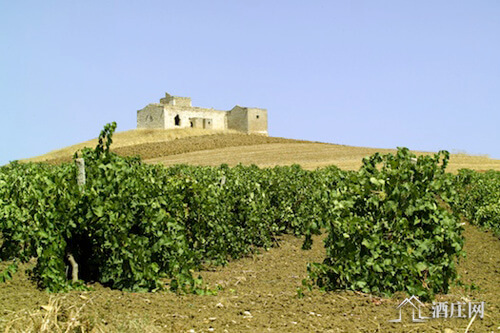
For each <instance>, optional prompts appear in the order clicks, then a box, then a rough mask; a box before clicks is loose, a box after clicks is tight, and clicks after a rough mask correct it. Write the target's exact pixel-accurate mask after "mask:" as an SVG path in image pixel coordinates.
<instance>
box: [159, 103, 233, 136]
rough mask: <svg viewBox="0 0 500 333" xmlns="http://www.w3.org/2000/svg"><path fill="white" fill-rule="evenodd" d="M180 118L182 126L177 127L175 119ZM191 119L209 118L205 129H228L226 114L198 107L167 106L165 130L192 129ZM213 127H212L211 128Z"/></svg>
mask: <svg viewBox="0 0 500 333" xmlns="http://www.w3.org/2000/svg"><path fill="white" fill-rule="evenodd" d="M177 115H178V116H179V118H180V124H179V126H176V125H175V120H174V119H175V117H176V116H177ZM190 118H207V119H208V120H206V121H205V124H204V126H205V128H212V129H216V130H224V129H226V112H225V111H218V110H214V109H204V108H197V107H183V106H173V105H172V106H171V105H165V128H190V127H191V121H190ZM210 126H211V127H210Z"/></svg>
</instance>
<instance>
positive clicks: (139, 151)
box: [25, 129, 500, 172]
mask: <svg viewBox="0 0 500 333" xmlns="http://www.w3.org/2000/svg"><path fill="white" fill-rule="evenodd" d="M113 140H114V142H113V145H112V150H113V151H114V152H116V153H118V154H120V155H124V156H136V155H138V156H141V157H142V159H143V160H145V161H146V162H147V163H162V164H164V165H173V164H179V163H186V164H196V165H220V164H222V163H226V164H229V165H236V164H238V163H242V164H257V165H259V166H262V167H269V166H275V165H290V164H294V163H297V164H300V165H302V167H303V168H305V169H315V168H318V167H324V166H327V165H332V164H334V165H337V166H338V167H340V168H342V169H346V170H355V169H358V168H359V167H360V166H361V159H362V158H363V157H365V156H368V155H371V154H373V153H375V152H380V153H388V152H394V151H395V150H394V149H377V148H367V147H353V146H345V145H336V144H329V143H320V142H311V141H300V140H293V139H284V138H277V137H266V136H261V135H248V134H241V133H238V132H235V131H215V130H202V129H178V130H160V129H157V130H130V131H125V132H118V133H116V134H115V135H114V136H113ZM96 144H97V139H93V140H89V141H86V142H83V143H80V144H77V145H72V146H69V147H66V148H62V149H59V150H55V151H52V152H49V153H47V154H45V155H42V156H38V157H34V158H30V159H26V160H25V161H33V162H41V161H43V162H48V163H60V162H68V161H70V160H71V157H72V156H73V154H74V152H75V151H77V150H79V149H81V148H83V147H94V146H95V145H96ZM417 154H431V153H430V152H417ZM461 168H469V169H474V170H488V169H493V170H500V160H495V159H491V158H489V157H487V156H472V155H466V154H453V155H452V156H451V159H450V164H449V167H448V170H449V171H450V172H456V171H457V170H458V169H461Z"/></svg>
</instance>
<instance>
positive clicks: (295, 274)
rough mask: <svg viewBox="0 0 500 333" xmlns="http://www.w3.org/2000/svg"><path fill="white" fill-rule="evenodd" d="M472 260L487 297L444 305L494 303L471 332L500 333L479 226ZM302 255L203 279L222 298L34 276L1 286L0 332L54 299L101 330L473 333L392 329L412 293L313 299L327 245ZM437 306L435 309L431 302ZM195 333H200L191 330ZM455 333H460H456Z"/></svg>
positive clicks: (493, 256) (468, 230) (451, 325)
mask: <svg viewBox="0 0 500 333" xmlns="http://www.w3.org/2000/svg"><path fill="white" fill-rule="evenodd" d="M464 235H465V239H466V244H465V246H466V251H467V253H468V255H467V258H466V259H465V260H462V261H461V262H460V264H459V273H460V274H461V275H462V276H463V281H464V282H465V283H468V284H470V283H474V284H476V285H477V286H478V287H479V289H478V290H473V291H469V290H467V289H464V288H463V287H453V288H452V290H451V291H450V293H449V294H448V295H440V296H438V297H437V300H438V301H443V302H444V301H448V302H450V303H455V302H459V301H468V300H471V301H484V302H486V307H485V314H484V318H483V319H479V318H477V319H475V320H474V321H473V322H472V325H471V328H470V330H469V332H499V331H500V297H499V296H500V240H499V239H498V238H495V237H494V236H492V235H491V233H488V232H482V231H480V230H478V229H477V228H475V227H473V226H469V225H467V226H466V227H465V234H464ZM323 238H324V236H319V237H316V238H315V242H314V244H313V248H312V249H311V250H308V251H303V250H301V244H302V240H301V239H299V238H295V237H292V236H284V237H283V238H282V241H281V245H280V246H279V247H277V248H273V249H270V250H269V251H262V252H261V253H256V254H254V255H252V256H250V257H247V258H243V259H241V260H237V261H233V262H231V263H229V264H228V265H227V266H225V267H217V268H215V269H213V270H212V271H204V272H201V275H202V276H203V277H204V279H205V282H207V283H208V284H209V285H211V286H215V285H219V286H221V287H223V289H222V290H220V291H218V294H217V295H215V296H195V295H183V296H179V295H176V294H172V293H169V292H158V293H128V292H121V291H116V290H110V289H108V288H104V287H102V286H100V285H99V284H94V285H93V287H94V288H95V291H90V292H71V293H68V294H59V295H55V296H54V295H50V294H48V293H46V292H44V291H40V290H37V289H36V287H35V285H34V284H33V283H32V282H31V281H30V280H29V279H28V278H27V277H26V275H25V274H24V273H22V272H21V273H18V274H17V275H16V276H15V278H14V279H13V281H10V282H7V283H5V284H0V330H2V331H5V329H6V327H7V325H11V326H13V329H12V330H10V332H20V331H23V330H26V327H28V326H29V322H30V321H33V318H35V317H36V316H37V315H38V316H43V314H44V313H46V312H47V310H44V309H42V308H41V306H44V305H48V304H49V302H50V299H51V297H52V300H54V299H56V300H58V302H59V303H60V309H59V310H58V317H59V318H58V320H59V325H60V326H61V327H66V326H64V325H68V322H70V321H71V317H72V316H74V312H73V314H72V310H73V311H74V310H75V309H81V310H80V313H79V314H78V315H76V316H75V317H76V318H77V321H79V323H80V324H81V325H80V326H81V327H82V328H83V329H84V331H91V330H92V329H93V331H94V332H212V331H213V332H444V331H445V329H452V331H451V332H464V331H465V328H466V327H467V325H468V324H469V322H470V319H431V320H429V321H428V322H426V323H411V322H410V320H409V319H408V318H409V316H410V314H409V313H408V314H406V313H405V315H404V317H403V320H404V322H402V323H389V322H388V320H390V319H394V318H396V317H397V316H398V312H397V310H396V306H397V305H398V304H399V303H400V302H401V301H402V300H403V299H404V297H405V296H404V295H395V296H393V297H392V298H379V297H375V296H371V295H366V294H362V293H356V292H350V291H335V292H327V293H324V292H321V291H318V290H314V291H312V292H307V291H306V292H305V297H304V298H298V297H297V288H298V287H300V286H301V280H302V279H303V278H305V276H306V263H307V262H318V261H321V260H322V259H323V257H324V248H323V244H322V239H323ZM427 306H428V307H430V306H431V305H430V304H427ZM191 330H192V331H191ZM448 332H450V331H448Z"/></svg>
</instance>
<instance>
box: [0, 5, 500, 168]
mask: <svg viewBox="0 0 500 333" xmlns="http://www.w3.org/2000/svg"><path fill="white" fill-rule="evenodd" d="M499 18H500V2H499V1H496V0H491V1H482V0H481V1H456V0H454V1H451V0H450V1H422V0H419V1H332V0H330V1H314V0H312V1H303V0H301V1H293V0H286V1H279V0H274V1H269V0H267V1H260V0H252V1H246V0H241V1H235V0H233V1H229V0H228V1H206V0H205V1H89V0H86V1H1V2H0V45H1V52H0V112H1V119H2V121H1V123H0V165H1V164H5V163H7V162H9V161H11V160H14V159H20V158H25V157H31V156H35V155H40V154H43V153H46V152H48V151H50V150H54V149H57V148H62V147H65V146H68V145H70V144H74V143H78V142H81V141H84V140H88V139H91V138H94V137H96V136H97V135H98V134H99V131H100V130H101V129H102V127H103V126H104V124H106V123H108V122H111V121H116V122H117V123H118V130H119V131H124V130H129V129H133V128H135V127H136V111H137V110H138V109H141V108H142V107H144V106H145V105H147V104H148V103H152V102H158V100H159V98H161V97H162V96H163V95H164V93H165V92H166V91H168V92H169V93H171V94H173V95H178V96H189V97H191V98H192V100H193V105H195V106H203V107H214V108H216V109H222V110H228V109H230V108H232V107H233V106H234V105H236V104H238V105H243V106H251V107H262V108H267V109H268V112H269V133H270V135H272V136H280V137H288V138H296V139H306V140H314V141H323V142H330V143H339V144H347V145H355V146H369V147H380V148H394V147H396V146H407V147H409V148H410V149H418V150H427V151H437V150H439V149H447V150H450V151H452V152H454V151H465V152H467V153H471V154H489V155H490V156H491V157H493V158H500V131H499V130H498V127H499V124H500V19H499Z"/></svg>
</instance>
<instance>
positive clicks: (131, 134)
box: [24, 129, 236, 162]
mask: <svg viewBox="0 0 500 333" xmlns="http://www.w3.org/2000/svg"><path fill="white" fill-rule="evenodd" d="M221 133H236V132H235V131H230V130H227V131H219V130H209V129H174V130H163V129H134V130H130V131H123V132H117V133H115V134H114V135H113V148H115V149H116V148H121V147H129V146H136V145H140V144H145V143H152V142H167V141H172V140H176V139H180V138H185V137H196V136H207V135H213V134H221ZM96 145H97V138H96V139H92V140H88V141H85V142H82V143H78V144H75V145H72V146H68V147H65V148H62V149H57V150H54V151H51V152H48V153H47V154H43V155H40V156H36V157H32V158H27V159H25V160H24V161H26V162H51V161H53V160H64V159H68V158H71V156H73V154H74V153H75V152H76V151H78V150H80V149H82V148H84V147H91V148H93V147H95V146H96Z"/></svg>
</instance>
